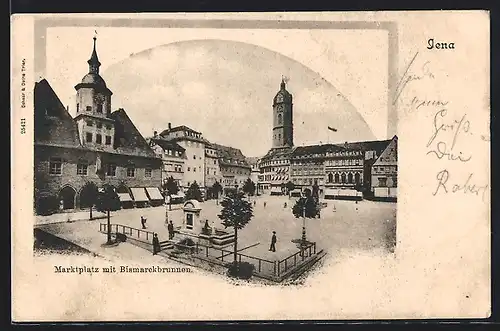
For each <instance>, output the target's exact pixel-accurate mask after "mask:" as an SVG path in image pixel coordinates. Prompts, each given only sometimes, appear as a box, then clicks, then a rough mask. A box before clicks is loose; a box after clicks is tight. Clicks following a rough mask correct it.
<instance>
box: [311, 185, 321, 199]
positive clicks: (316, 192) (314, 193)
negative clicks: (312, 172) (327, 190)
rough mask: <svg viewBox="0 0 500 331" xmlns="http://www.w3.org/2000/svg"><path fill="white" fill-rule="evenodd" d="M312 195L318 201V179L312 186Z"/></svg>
mask: <svg viewBox="0 0 500 331" xmlns="http://www.w3.org/2000/svg"><path fill="white" fill-rule="evenodd" d="M311 194H312V197H313V198H314V199H315V200H316V202H318V201H319V186H318V181H316V180H315V181H314V185H313V186H312V193H311Z"/></svg>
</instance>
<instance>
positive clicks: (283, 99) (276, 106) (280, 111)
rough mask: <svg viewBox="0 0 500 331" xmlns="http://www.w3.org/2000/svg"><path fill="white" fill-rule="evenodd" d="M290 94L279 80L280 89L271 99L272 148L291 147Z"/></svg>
mask: <svg viewBox="0 0 500 331" xmlns="http://www.w3.org/2000/svg"><path fill="white" fill-rule="evenodd" d="M292 108H293V103H292V95H291V94H290V93H289V92H288V91H287V90H286V84H285V80H284V79H282V80H281V86H280V90H279V91H278V93H277V94H276V96H275V97H274V100H273V148H283V147H293V109H292Z"/></svg>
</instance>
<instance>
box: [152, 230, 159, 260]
mask: <svg viewBox="0 0 500 331" xmlns="http://www.w3.org/2000/svg"><path fill="white" fill-rule="evenodd" d="M159 252H160V240H159V239H158V234H157V233H155V234H154V235H153V255H156V254H158V253H159Z"/></svg>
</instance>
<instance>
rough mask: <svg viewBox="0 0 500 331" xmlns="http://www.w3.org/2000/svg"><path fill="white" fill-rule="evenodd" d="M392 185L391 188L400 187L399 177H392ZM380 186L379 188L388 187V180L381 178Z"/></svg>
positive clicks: (379, 180)
mask: <svg viewBox="0 0 500 331" xmlns="http://www.w3.org/2000/svg"><path fill="white" fill-rule="evenodd" d="M391 179H392V185H391V186H390V187H397V186H398V178H397V177H392V178H391ZM378 186H379V187H387V186H388V185H387V178H385V177H381V178H379V179H378Z"/></svg>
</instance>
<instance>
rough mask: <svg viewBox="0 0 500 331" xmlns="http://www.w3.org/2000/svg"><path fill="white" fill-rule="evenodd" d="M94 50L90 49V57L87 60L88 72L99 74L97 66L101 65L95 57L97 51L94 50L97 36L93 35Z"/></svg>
mask: <svg viewBox="0 0 500 331" xmlns="http://www.w3.org/2000/svg"><path fill="white" fill-rule="evenodd" d="M93 39H94V50H93V51H92V55H91V56H90V59H89V60H88V61H87V63H88V64H89V73H91V74H99V67H100V66H101V62H99V58H98V57H97V51H96V48H95V46H96V40H97V38H96V37H95V36H94V38H93Z"/></svg>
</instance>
